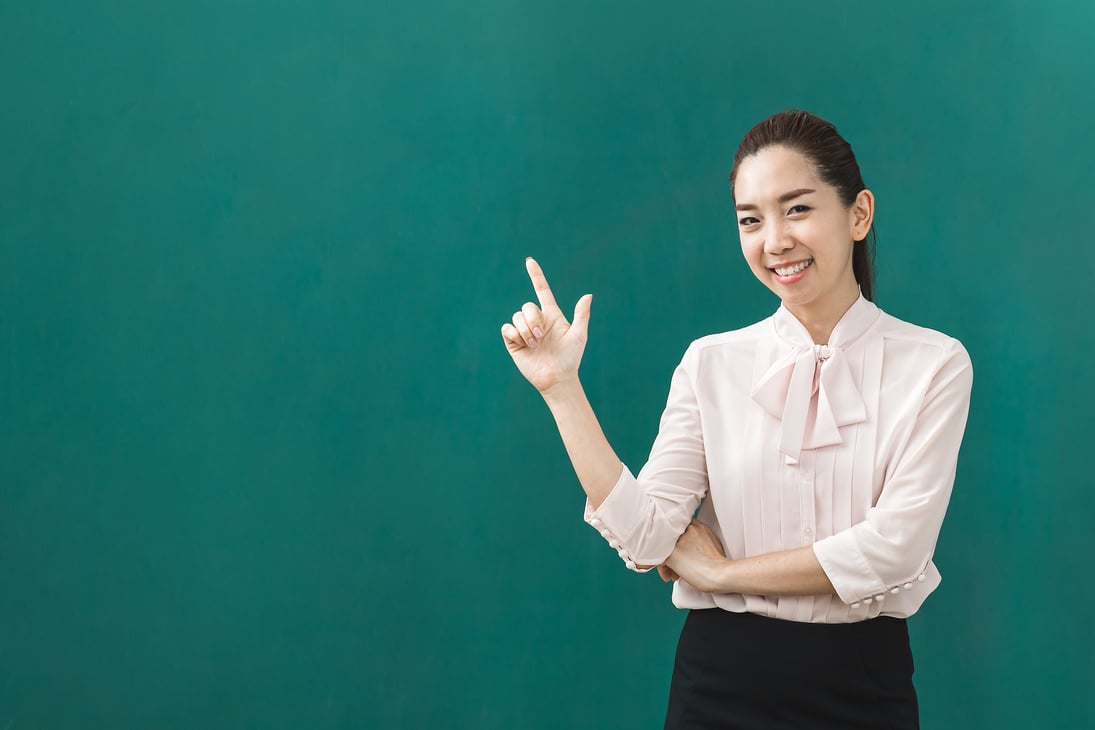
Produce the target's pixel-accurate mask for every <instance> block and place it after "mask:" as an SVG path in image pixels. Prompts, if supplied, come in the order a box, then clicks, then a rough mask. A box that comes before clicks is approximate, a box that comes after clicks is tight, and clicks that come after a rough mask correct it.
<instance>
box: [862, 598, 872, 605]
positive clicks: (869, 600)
mask: <svg viewBox="0 0 1095 730" xmlns="http://www.w3.org/2000/svg"><path fill="white" fill-rule="evenodd" d="M863 602H864V603H866V604H867V605H868V606H869V605H871V603H873V602H874V599H873V598H871V597H870V596H867V597H866V598H864V599H863Z"/></svg>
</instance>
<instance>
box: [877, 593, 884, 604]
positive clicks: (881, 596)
mask: <svg viewBox="0 0 1095 730" xmlns="http://www.w3.org/2000/svg"><path fill="white" fill-rule="evenodd" d="M885 597H886V594H884V593H879V594H878V595H877V596H875V597H874V599H875V600H876V601H878V602H879V603H882V599H883V598H885Z"/></svg>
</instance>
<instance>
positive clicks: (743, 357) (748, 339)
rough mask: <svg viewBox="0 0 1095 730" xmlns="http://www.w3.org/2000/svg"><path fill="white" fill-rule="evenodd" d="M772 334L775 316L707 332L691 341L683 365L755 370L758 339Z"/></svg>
mask: <svg viewBox="0 0 1095 730" xmlns="http://www.w3.org/2000/svg"><path fill="white" fill-rule="evenodd" d="M772 336H773V329H772V318H771V317H767V318H765V319H762V320H761V321H759V322H755V323H753V324H750V325H747V326H745V327H741V328H739V329H735V330H729V331H727V332H716V333H714V334H710V335H704V336H702V337H699V338H697V339H695V340H692V342H691V343H690V344H689V345H688V348H687V349H686V350H685V352H684V356H683V357H682V358H681V365H680V366H681V367H682V368H684V369H685V370H688V371H691V372H692V373H693V374H695V373H696V372H698V371H699V370H708V369H709V368H712V367H713V368H715V369H716V370H718V371H722V372H724V373H725V372H728V371H730V370H736V369H737V368H738V367H742V368H748V369H749V370H750V371H751V370H752V362H753V357H754V354H755V352H756V349H757V345H758V343H760V342H762V341H764V340H768V339H771V338H772Z"/></svg>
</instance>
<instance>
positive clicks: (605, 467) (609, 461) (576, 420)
mask: <svg viewBox="0 0 1095 730" xmlns="http://www.w3.org/2000/svg"><path fill="white" fill-rule="evenodd" d="M525 268H527V269H528V274H529V278H530V279H531V280H532V286H533V289H535V291H536V296H537V298H538V300H539V302H540V306H539V307H537V306H536V305H535V304H533V303H532V302H528V303H526V304H525V305H524V306H523V307H522V308H521V310H520V311H518V312H515V313H514V315H513V321H512V323H507V324H505V325H503V326H502V339H503V340H504V341H505V343H506V349H507V350H508V351H509V354H510V356H511V357H512V358H513V362H514V363H515V364H516V365H517V369H518V370H520V371H521V374H522V375H523V376H525V379H527V380H528V381H529V383H531V384H532V386H533V387H535V388H536V390H537V391H538V392H539V393H540V395H541V396H543V398H544V402H545V403H547V406H548V408H549V410H550V411H551V414H552V416H554V418H555V423H556V425H557V426H558V428H559V435H560V436H561V437H562V439H563V445H564V446H565V447H566V450H567V455H568V456H570V462H571V464H573V465H574V471H575V473H576V474H577V475H578V481H579V482H580V483H581V485H582V489H583V490H585V493H586V495H587V497H588V498H589V502H590V504H591V505H592V506H593V508H594V509H596V508H597V507H599V506H600V505H601V503H602V502H604V500H605V497H607V496H608V493H609V492H610V491H612V487H613V486H614V485H615V484H616V482H617V480H618V479H619V477H620V473H621V471H622V469H623V464H622V463H621V462H620V459H619V457H617V456H616V452H615V451H613V449H612V446H611V445H610V444H609V443H608V439H606V438H605V435H604V432H603V431H602V430H601V425H600V424H599V423H598V422H597V416H596V415H595V414H594V413H593V407H592V406H591V405H590V404H589V399H587V398H586V394H585V391H584V390H583V388H582V384H581V382H580V381H579V379H578V366H579V365H580V364H581V361H582V353H583V352H584V351H585V346H586V341H587V335H588V328H589V313H590V305H591V303H592V300H593V295H591V294H586V295H585V296H583V297H582V298H581V299H579V300H578V304H577V305H575V307H574V322H573V323H570V322H567V319H566V317H565V316H564V315H563V311H562V310H561V309H560V308H559V305H558V304H557V303H556V302H555V296H554V295H553V294H552V292H551V287H550V286H548V282H547V278H546V277H545V276H544V272H543V271H542V270H541V269H540V265H539V264H538V263H536V261H535V260H534V259H532V258H529V259H527V260H526V261H525Z"/></svg>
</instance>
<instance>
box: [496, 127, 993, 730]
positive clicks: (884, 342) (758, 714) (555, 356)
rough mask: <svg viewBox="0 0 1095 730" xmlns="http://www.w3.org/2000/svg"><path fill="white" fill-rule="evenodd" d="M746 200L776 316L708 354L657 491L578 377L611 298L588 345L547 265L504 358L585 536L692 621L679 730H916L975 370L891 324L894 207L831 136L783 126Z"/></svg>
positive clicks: (749, 144) (671, 412)
mask: <svg viewBox="0 0 1095 730" xmlns="http://www.w3.org/2000/svg"><path fill="white" fill-rule="evenodd" d="M730 183H731V187H732V190H733V197H734V203H735V208H736V210H737V216H738V232H739V235H740V238H741V248H742V253H743V254H744V256H745V260H746V262H747V263H748V264H749V267H750V268H751V269H752V271H753V273H754V274H755V275H756V277H757V278H758V279H759V280H760V282H761V283H762V284H764V285H765V286H766V287H768V288H769V289H770V290H771V291H772V292H773V293H774V294H776V296H778V297H779V298H780V306H779V308H778V309H777V310H776V312H775V313H774V314H773V315H772V316H771V317H768V318H767V319H765V320H763V321H761V322H757V323H756V324H753V325H751V326H748V327H745V328H742V329H738V330H734V331H731V332H724V333H721V334H716V335H711V336H707V337H703V338H700V339H698V340H696V341H695V342H693V343H692V344H691V345H690V346H689V348H688V350H687V351H686V352H685V354H684V357H683V359H682V360H681V363H680V365H679V366H678V367H677V369H676V371H675V372H674V374H673V378H672V383H671V386H670V393H669V398H668V402H667V404H666V408H665V411H664V413H663V415H662V419H661V424H660V428H659V432H658V436H657V438H656V439H655V442H654V445H653V447H652V449H651V453H650V458H649V460H648V461H647V463H646V465H645V466H643V468H642V469H641V470H640V472H639V474H638V476H637V477H636V476H634V475H633V474H632V472H631V471H630V470H629V469H628V468H627V467H626V466H624V465H623V464H622V463H621V462H620V460H619V459H618V458H617V456H616V454H615V453H614V452H613V450H612V447H611V446H610V445H609V443H608V441H607V440H606V439H605V437H604V434H603V433H602V432H601V429H600V426H599V425H598V423H597V419H596V417H595V416H594V413H593V410H592V408H591V407H590V405H589V402H588V401H587V400H586V397H585V395H584V393H583V390H582V386H581V383H580V381H579V378H578V365H579V362H580V360H581V356H582V352H583V350H584V347H585V343H586V337H587V331H588V324H589V318H590V306H591V302H592V296H591V295H588V294H587V295H585V296H584V297H582V298H581V299H580V300H579V301H578V304H577V306H576V307H575V310H574V321H573V323H568V322H567V320H566V318H565V317H564V315H563V313H562V311H561V310H560V309H559V307H558V305H557V304H556V302H555V299H554V297H553V296H552V293H551V289H550V288H549V286H548V283H547V281H546V279H545V278H544V275H543V272H542V271H541V270H540V267H539V265H538V264H537V263H536V262H535V261H533V260H532V259H529V260H528V261H527V262H526V263H527V268H528V273H529V276H530V277H531V279H532V283H533V287H534V288H535V290H536V294H537V296H538V297H539V302H540V305H539V306H536V305H535V304H533V303H528V304H525V305H524V307H522V309H521V311H519V312H517V313H515V314H514V316H513V321H512V323H511V324H506V325H504V326H503V327H502V337H503V339H504V340H505V343H506V347H507V349H508V350H509V353H510V355H511V356H512V357H513V360H514V362H515V363H516V365H517V367H518V368H519V370H520V371H521V373H522V374H523V375H524V376H525V377H526V378H527V379H528V380H529V382H530V383H532V385H534V386H535V387H536V389H537V390H538V391H539V392H540V393H541V394H542V395H543V397H544V399H545V401H546V402H547V404H548V406H549V408H550V410H551V413H552V415H553V416H554V417H555V420H556V423H557V425H558V427H559V432H560V434H561V435H562V438H563V442H564V444H565V445H566V449H567V453H568V454H569V456H570V459H571V461H572V462H573V464H574V468H575V471H576V472H577V475H578V479H579V481H580V482H581V484H582V488H583V489H584V490H585V492H586V495H587V497H588V499H587V503H586V511H585V519H586V521H587V522H588V523H589V524H590V525H592V526H593V527H594V528H595V529H597V530H598V531H599V532H600V534H601V535H603V536H604V537H605V539H606V540H607V541H608V543H609V545H610V546H612V547H613V548H615V549H616V550H617V552H618V553H619V555H620V557H621V558H622V559H623V560H624V562H625V564H626V565H627V567H628V568H630V569H632V570H636V571H639V572H643V571H646V570H649V569H650V568H651V567H652V566H658V571H659V572H660V573H661V575H662V577H663V579H665V580H673V581H675V583H674V587H673V602H674V605H676V606H678V607H680V608H687V609H690V611H689V614H688V617H687V619H686V620H685V624H684V627H683V629H682V631H681V637H680V642H679V644H678V648H677V656H676V661H675V664H674V671H673V679H672V682H671V686H670V693H669V709H668V712H667V716H666V724H665V726H666V727H667V728H701V727H702V728H708V727H719V728H723V727H725V728H779V727H796V728H797V727H803V728H828V727H832V728H858V727H863V728H868V727H870V728H915V727H918V713H917V700H916V693H915V690H914V688H913V684H912V669H913V666H912V657H911V654H910V651H909V640H908V632H907V630H906V626H905V618H906V617H907V616H909V615H911V614H912V613H914V612H915V611H916V610H917V609H918V608H919V607H920V605H921V604H922V603H923V601H924V599H925V598H926V597H927V595H928V594H929V593H931V592H932V591H933V590H934V589H935V588H936V586H938V584H939V581H940V577H939V573H938V571H937V570H936V568H935V565H934V564H933V563H932V561H931V557H932V553H933V551H934V548H935V543H936V539H937V537H938V534H939V529H940V526H941V524H942V521H943V516H944V513H945V512H946V508H947V503H948V501H949V498H950V492H951V488H952V486H953V483H954V474H955V466H956V462H957V458H958V451H959V447H960V445H961V441H962V435H963V432H964V430H965V424H966V416H967V412H968V409H969V397H970V389H971V386H972V377H973V376H972V366H971V364H970V359H969V356H968V354H967V353H966V350H965V349H964V348H963V347H962V345H961V343H959V342H958V341H957V340H955V339H954V338H951V337H948V336H946V335H944V334H942V333H939V332H936V331H934V330H930V329H926V328H922V327H918V326H916V325H913V324H909V323H907V322H903V321H901V320H899V319H896V318H894V317H892V316H890V315H888V314H886V313H884V312H883V311H882V310H880V309H879V308H878V307H877V306H875V305H874V304H873V302H872V280H871V276H872V272H871V265H870V260H871V257H870V254H869V251H868V249H867V246H868V239H869V238H871V236H872V233H873V231H872V219H873V216H874V195H873V194H872V193H871V192H870V191H869V190H867V189H866V186H865V185H864V184H863V179H862V176H861V175H860V172H859V166H858V164H857V163H856V160H855V156H854V155H853V153H852V150H851V147H850V146H849V145H848V143H847V142H846V141H845V140H844V139H843V138H842V137H841V136H840V135H839V134H838V133H837V131H836V129H835V128H834V127H833V126H832V125H831V124H829V123H828V122H826V121H824V120H822V119H819V118H818V117H816V116H814V115H812V114H809V113H807V112H802V111H790V112H784V113H780V114H776V115H773V116H772V117H769V118H768V119H766V120H764V121H763V122H761V123H760V124H758V125H757V126H755V127H754V128H753V129H751V130H750V131H749V132H748V134H746V136H745V138H744V139H743V141H742V143H741V145H740V146H739V148H738V151H737V153H736V155H735V157H734V164H733V169H732V171H731V174H730ZM697 508H698V509H699V513H698V516H697V518H696V519H693V514H695V511H696V509H697Z"/></svg>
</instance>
